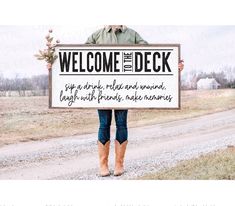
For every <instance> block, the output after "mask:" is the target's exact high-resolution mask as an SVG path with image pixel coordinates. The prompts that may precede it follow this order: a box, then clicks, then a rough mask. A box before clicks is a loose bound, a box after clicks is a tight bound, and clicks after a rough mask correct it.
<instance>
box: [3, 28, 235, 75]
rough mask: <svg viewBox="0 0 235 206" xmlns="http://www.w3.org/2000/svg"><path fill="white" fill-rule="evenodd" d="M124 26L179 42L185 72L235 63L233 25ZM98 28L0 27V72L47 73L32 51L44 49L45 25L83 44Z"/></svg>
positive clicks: (158, 40)
mask: <svg viewBox="0 0 235 206" xmlns="http://www.w3.org/2000/svg"><path fill="white" fill-rule="evenodd" d="M127 26H128V27H130V28H132V29H134V30H136V31H137V32H138V33H139V34H140V35H141V36H142V37H143V38H144V39H145V40H147V41H148V42H149V43H180V44H181V52H182V53H181V56H182V59H184V60H185V71H191V70H203V71H213V70H214V71H220V70H221V68H222V67H223V66H233V67H234V66H235V26H136V25H127ZM101 27H102V25H98V26H90V27H89V26H87V27H84V26H83V27H79V25H78V26H0V41H1V44H0V73H1V74H3V75H4V77H14V76H15V75H16V74H18V75H20V76H21V77H23V76H32V75H38V74H47V69H46V67H45V62H44V61H38V60H37V59H36V58H35V57H34V54H35V53H38V50H39V49H44V47H45V36H46V34H47V32H48V29H49V28H52V29H53V36H54V37H55V39H60V41H61V43H84V42H85V41H86V39H87V37H88V36H89V35H90V34H92V33H93V32H94V31H96V30H97V29H99V28H101Z"/></svg>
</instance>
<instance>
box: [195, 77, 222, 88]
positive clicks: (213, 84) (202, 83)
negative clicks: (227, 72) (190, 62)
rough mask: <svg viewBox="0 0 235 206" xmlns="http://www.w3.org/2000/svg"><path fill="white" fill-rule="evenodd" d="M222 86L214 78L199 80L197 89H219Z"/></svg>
mask: <svg viewBox="0 0 235 206" xmlns="http://www.w3.org/2000/svg"><path fill="white" fill-rule="evenodd" d="M219 87H220V84H219V83H218V82H217V81H216V80H215V79H214V78H208V77H207V78H205V79H199V80H198V81H197V89H218V88H219Z"/></svg>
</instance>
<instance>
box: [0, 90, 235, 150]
mask: <svg viewBox="0 0 235 206" xmlns="http://www.w3.org/2000/svg"><path fill="white" fill-rule="evenodd" d="M181 104H182V107H181V110H154V109H141V110H136V109H132V110H129V115H128V124H129V127H139V126H144V125H150V124H156V123H163V122H168V121H174V120H179V119H185V118H191V117H196V116H200V115H205V114H210V113H214V112H219V111H224V110H229V109H232V108H235V90H232V89H224V90H210V91H183V92H182V98H181ZM112 125H114V122H113V123H112ZM97 129H98V115H97V111H96V110H95V109H48V97H0V146H2V145H5V144H11V143H16V142H25V141H32V140H41V139H47V138H53V137H60V136H72V135H78V134H84V133H92V132H96V131H97Z"/></svg>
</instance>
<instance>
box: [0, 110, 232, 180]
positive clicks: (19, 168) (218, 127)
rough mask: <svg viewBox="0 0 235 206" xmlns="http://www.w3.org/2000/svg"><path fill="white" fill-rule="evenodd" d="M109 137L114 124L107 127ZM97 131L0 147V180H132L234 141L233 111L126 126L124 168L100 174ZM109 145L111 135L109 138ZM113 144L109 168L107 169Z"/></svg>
mask: <svg viewBox="0 0 235 206" xmlns="http://www.w3.org/2000/svg"><path fill="white" fill-rule="evenodd" d="M112 134H113V135H112V136H114V128H113V129H112ZM96 136H97V134H87V135H80V136H73V137H63V138H56V139H50V140H45V141H35V142H25V143H19V144H12V145H7V146H4V147H1V148H0V179H133V178H136V177H140V176H142V175H144V174H147V173H152V172H156V171H158V170H160V169H162V168H165V167H171V166H174V165H175V164H176V163H177V162H179V161H180V160H184V159H190V158H192V157H197V156H199V155H201V154H205V153H208V152H211V151H214V150H216V149H221V148H224V147H226V146H227V145H235V109H233V110H228V111H225V112H219V113H214V114H210V115H205V116H201V117H196V118H191V119H184V120H179V121H173V122H168V123H163V124H157V125H151V126H145V127H140V128H131V129H129V144H128V150H127V155H126V172H125V174H124V175H123V176H121V177H113V176H110V177H107V178H100V177H99V176H98V175H97V171H98V158H97V157H98V155H97V145H96ZM112 145H113V139H112ZM113 162H114V148H113V147H112V148H111V157H110V168H111V171H113V166H114V165H113Z"/></svg>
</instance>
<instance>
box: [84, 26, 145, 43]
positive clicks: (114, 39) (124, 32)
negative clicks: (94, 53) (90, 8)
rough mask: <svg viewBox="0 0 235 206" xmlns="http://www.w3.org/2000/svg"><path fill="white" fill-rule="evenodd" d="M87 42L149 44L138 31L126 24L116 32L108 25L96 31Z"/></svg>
mask: <svg viewBox="0 0 235 206" xmlns="http://www.w3.org/2000/svg"><path fill="white" fill-rule="evenodd" d="M86 44H147V42H146V41H145V40H144V39H142V37H141V36H140V35H139V34H138V33H137V32H136V31H134V30H133V29H130V28H127V27H126V26H122V27H121V28H120V29H119V30H118V31H116V32H114V31H113V30H112V28H111V27H110V26H107V27H104V28H102V29H99V30H98V31H96V32H94V33H93V34H92V35H91V36H90V37H89V38H88V39H87V41H86Z"/></svg>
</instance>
